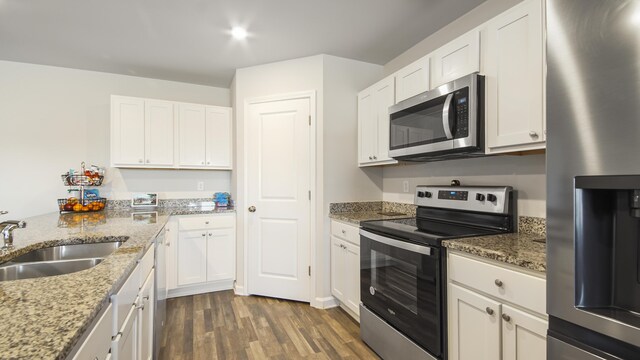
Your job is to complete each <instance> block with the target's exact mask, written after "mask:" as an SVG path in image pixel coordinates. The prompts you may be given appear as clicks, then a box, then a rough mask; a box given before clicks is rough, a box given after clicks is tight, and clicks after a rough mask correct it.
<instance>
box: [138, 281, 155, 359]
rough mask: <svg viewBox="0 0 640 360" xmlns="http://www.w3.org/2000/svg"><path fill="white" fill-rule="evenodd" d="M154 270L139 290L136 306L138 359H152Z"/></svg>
mask: <svg viewBox="0 0 640 360" xmlns="http://www.w3.org/2000/svg"><path fill="white" fill-rule="evenodd" d="M154 287H155V270H151V272H150V273H149V276H148V277H147V280H146V281H145V283H144V285H143V286H142V288H141V289H140V300H139V302H140V303H139V304H138V345H137V348H138V359H140V360H151V359H152V358H153V316H154V310H155V309H154V306H155V297H154V296H155V294H154Z"/></svg>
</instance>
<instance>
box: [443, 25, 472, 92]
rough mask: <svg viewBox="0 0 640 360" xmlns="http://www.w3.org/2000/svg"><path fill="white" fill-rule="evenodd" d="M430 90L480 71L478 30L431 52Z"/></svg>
mask: <svg viewBox="0 0 640 360" xmlns="http://www.w3.org/2000/svg"><path fill="white" fill-rule="evenodd" d="M432 58H433V68H432V72H431V88H436V87H438V86H440V85H442V84H446V83H448V82H450V81H453V80H455V79H457V78H460V77H462V76H465V75H469V74H471V73H473V72H476V71H480V30H473V31H471V32H468V33H466V34H464V35H462V36H460V37H458V38H457V39H455V40H453V41H451V42H449V43H447V44H446V45H444V46H442V47H441V48H439V49H438V50H436V51H434V52H433V55H432Z"/></svg>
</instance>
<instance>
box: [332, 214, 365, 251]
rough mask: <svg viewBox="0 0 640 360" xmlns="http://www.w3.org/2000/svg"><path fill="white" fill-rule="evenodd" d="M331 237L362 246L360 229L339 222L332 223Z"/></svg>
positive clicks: (333, 221)
mask: <svg viewBox="0 0 640 360" xmlns="http://www.w3.org/2000/svg"><path fill="white" fill-rule="evenodd" d="M331 235H333V236H335V237H338V238H340V239H342V240H347V241H348V242H350V243H353V244H355V245H358V246H360V228H359V227H357V226H353V225H347V224H345V223H341V222H339V221H335V220H332V221H331Z"/></svg>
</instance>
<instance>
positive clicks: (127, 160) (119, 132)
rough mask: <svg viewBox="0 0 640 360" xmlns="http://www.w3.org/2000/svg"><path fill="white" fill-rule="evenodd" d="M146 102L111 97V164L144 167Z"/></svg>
mask: <svg viewBox="0 0 640 360" xmlns="http://www.w3.org/2000/svg"><path fill="white" fill-rule="evenodd" d="M144 123H145V118H144V100H143V99H136V98H126V97H119V96H112V97H111V164H112V165H113V166H118V165H136V166H141V165H144V150H145V130H144Z"/></svg>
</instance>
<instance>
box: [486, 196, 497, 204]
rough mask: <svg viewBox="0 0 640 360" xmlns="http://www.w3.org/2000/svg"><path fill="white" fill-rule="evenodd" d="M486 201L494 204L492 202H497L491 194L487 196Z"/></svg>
mask: <svg viewBox="0 0 640 360" xmlns="http://www.w3.org/2000/svg"><path fill="white" fill-rule="evenodd" d="M487 200H489V201H491V202H494V201H496V200H498V198H497V197H496V196H495V195H493V194H487Z"/></svg>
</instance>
